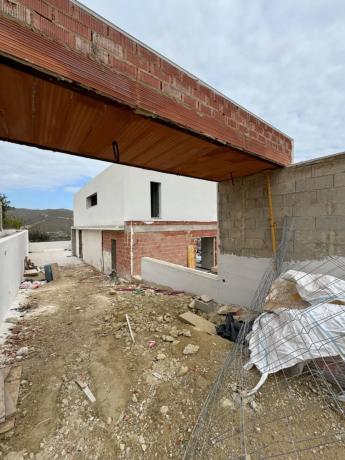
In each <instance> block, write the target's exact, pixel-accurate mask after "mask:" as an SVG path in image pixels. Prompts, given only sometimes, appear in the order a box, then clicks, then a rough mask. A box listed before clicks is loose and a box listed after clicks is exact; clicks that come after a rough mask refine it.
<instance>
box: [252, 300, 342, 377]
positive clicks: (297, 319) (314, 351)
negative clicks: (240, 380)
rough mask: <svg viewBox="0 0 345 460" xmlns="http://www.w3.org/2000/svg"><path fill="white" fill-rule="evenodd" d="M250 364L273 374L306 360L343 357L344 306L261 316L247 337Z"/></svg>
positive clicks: (285, 311)
mask: <svg viewBox="0 0 345 460" xmlns="http://www.w3.org/2000/svg"><path fill="white" fill-rule="evenodd" d="M247 338H248V340H249V350H250V360H249V363H250V364H254V365H255V366H256V367H257V368H258V369H259V371H260V372H261V373H262V374H266V373H268V374H272V373H274V372H278V371H279V370H281V369H286V368H288V367H291V366H294V365H295V364H297V363H300V362H303V361H307V360H309V359H314V358H320V357H327V356H339V355H340V356H342V357H345V306H343V305H335V304H329V303H327V304H323V305H319V306H314V307H313V306H312V307H309V308H306V309H305V310H288V309H285V308H281V309H278V310H275V311H274V312H269V313H263V314H262V315H261V316H259V317H258V318H257V319H256V320H255V322H254V325H253V329H252V331H251V333H250V334H249V335H248V337H247Z"/></svg>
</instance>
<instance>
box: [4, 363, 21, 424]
mask: <svg viewBox="0 0 345 460" xmlns="http://www.w3.org/2000/svg"><path fill="white" fill-rule="evenodd" d="M21 375H22V366H21V365H18V366H11V367H4V368H2V369H0V433H6V432H7V431H9V430H11V429H12V428H13V427H14V424H15V417H14V416H15V414H16V412H17V401H18V394H19V386H20V378H21Z"/></svg>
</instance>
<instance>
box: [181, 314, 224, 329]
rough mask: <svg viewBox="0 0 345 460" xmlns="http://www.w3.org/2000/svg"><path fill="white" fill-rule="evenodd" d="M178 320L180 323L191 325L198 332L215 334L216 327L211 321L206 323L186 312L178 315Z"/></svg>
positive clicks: (202, 319) (199, 317)
mask: <svg viewBox="0 0 345 460" xmlns="http://www.w3.org/2000/svg"><path fill="white" fill-rule="evenodd" d="M179 318H180V320H181V321H183V322H185V323H188V324H191V325H192V326H194V327H195V328H196V329H198V330H199V331H202V332H206V333H207V334H216V326H215V325H214V324H213V323H211V321H207V320H206V319H204V318H202V317H201V316H198V315H196V314H195V313H192V312H189V311H188V312H186V313H183V314H182V315H180V316H179Z"/></svg>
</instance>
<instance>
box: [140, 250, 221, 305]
mask: <svg viewBox="0 0 345 460" xmlns="http://www.w3.org/2000/svg"><path fill="white" fill-rule="evenodd" d="M141 276H142V279H143V280H144V281H147V282H149V283H155V284H158V285H160V286H165V287H169V288H171V289H174V290H177V291H184V292H187V293H188V294H194V295H202V294H207V295H208V296H210V297H211V298H212V299H215V300H218V298H219V292H218V291H219V281H218V276H217V275H214V274H213V273H208V272H204V271H201V270H194V269H192V268H187V267H182V266H181V265H176V264H172V263H170V262H165V261H163V260H158V259H152V258H151V257H143V258H142V259H141Z"/></svg>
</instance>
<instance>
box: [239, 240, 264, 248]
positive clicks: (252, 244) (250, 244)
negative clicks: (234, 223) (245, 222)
mask: <svg viewBox="0 0 345 460" xmlns="http://www.w3.org/2000/svg"><path fill="white" fill-rule="evenodd" d="M244 247H245V248H247V249H263V248H264V247H265V240H263V239H260V238H245V239H244Z"/></svg>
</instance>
